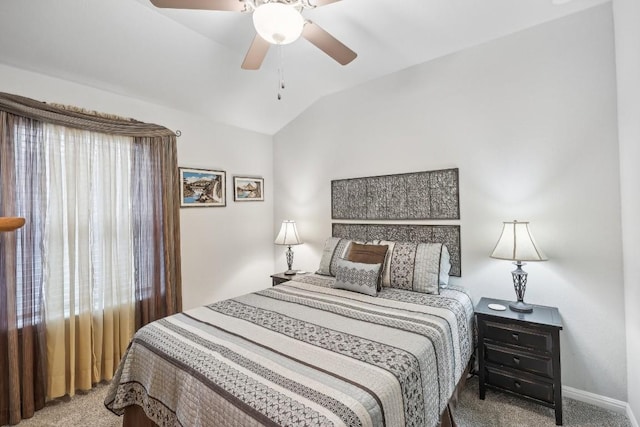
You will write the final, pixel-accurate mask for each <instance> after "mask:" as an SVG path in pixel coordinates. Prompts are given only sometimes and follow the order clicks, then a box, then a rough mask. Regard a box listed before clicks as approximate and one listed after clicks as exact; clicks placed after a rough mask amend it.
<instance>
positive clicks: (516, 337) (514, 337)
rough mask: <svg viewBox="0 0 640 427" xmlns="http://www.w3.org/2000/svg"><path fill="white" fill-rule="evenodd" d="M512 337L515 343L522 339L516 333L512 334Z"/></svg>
mask: <svg viewBox="0 0 640 427" xmlns="http://www.w3.org/2000/svg"><path fill="white" fill-rule="evenodd" d="M511 336H512V337H513V339H514V340H515V341H518V339H520V337H519V336H518V334H516V333H515V332H514V333H512V334H511Z"/></svg>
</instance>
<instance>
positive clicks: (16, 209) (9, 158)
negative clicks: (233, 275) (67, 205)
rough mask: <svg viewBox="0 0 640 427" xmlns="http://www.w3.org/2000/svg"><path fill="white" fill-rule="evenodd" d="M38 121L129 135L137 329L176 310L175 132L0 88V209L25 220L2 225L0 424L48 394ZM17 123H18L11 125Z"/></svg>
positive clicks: (41, 156) (36, 405)
mask: <svg viewBox="0 0 640 427" xmlns="http://www.w3.org/2000/svg"><path fill="white" fill-rule="evenodd" d="M17 123H20V126H17V125H16V124H17ZM41 123H46V124H55V125H60V126H66V127H70V128H75V129H82V130H88V131H93V132H100V133H104V134H113V135H122V136H129V137H133V138H134V144H133V147H132V150H133V151H132V153H133V156H132V157H133V169H134V170H133V172H132V182H131V185H132V187H133V188H132V190H133V193H134V194H135V195H136V197H135V198H134V200H133V202H132V205H133V213H132V214H133V217H134V232H133V234H134V264H135V268H136V274H135V280H134V282H135V283H133V284H132V286H135V294H136V307H135V308H136V313H135V318H136V322H135V324H136V329H138V328H139V327H141V326H142V325H144V324H146V323H148V322H151V321H153V320H156V319H159V318H162V317H164V316H167V315H170V314H173V313H176V312H179V311H181V310H182V285H181V271H180V232H179V228H180V226H179V200H178V197H179V182H178V164H177V149H176V137H175V134H174V133H173V132H172V131H171V130H169V129H167V128H165V127H162V126H158V125H154V124H147V123H142V122H138V121H136V120H133V119H125V118H121V117H116V116H110V115H104V114H99V113H95V112H87V111H84V110H79V109H77V108H73V107H64V106H58V105H51V104H46V103H43V102H39V101H35V100H32V99H29V98H24V97H21V96H18V95H13V94H7V93H2V92H0V216H23V217H25V218H26V220H27V223H26V225H25V226H24V227H23V228H22V229H20V230H18V231H17V232H11V233H0V424H7V423H9V424H15V423H17V422H19V421H20V419H22V418H28V417H31V416H32V415H33V413H34V411H35V410H38V409H40V408H42V407H43V406H44V403H45V399H46V396H45V393H46V391H45V390H46V385H47V384H46V344H45V337H46V334H45V326H46V325H44V319H45V317H44V314H43V273H42V266H43V265H44V264H43V260H44V259H45V254H44V253H43V246H44V245H43V244H42V242H43V236H44V231H45V230H44V227H45V223H46V222H45V221H46V218H45V213H46V194H45V193H44V191H45V189H46V187H47V186H46V182H45V180H46V177H45V174H44V173H43V172H44V170H45V169H44V168H45V166H44V161H45V159H44V153H45V152H46V150H41V149H37V148H38V144H44V143H45V142H44V141H43V133H42V130H41ZM19 128H22V129H26V130H23V131H22V132H16V129H19ZM18 307H21V309H20V310H18ZM19 312H21V313H23V315H22V316H18V315H17V313H19Z"/></svg>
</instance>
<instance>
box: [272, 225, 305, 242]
mask: <svg viewBox="0 0 640 427" xmlns="http://www.w3.org/2000/svg"><path fill="white" fill-rule="evenodd" d="M275 243H276V245H287V246H290V245H300V244H302V240H300V236H298V229H297V228H296V222H295V221H292V220H289V219H287V220H284V221H282V227H280V232H279V233H278V237H276V242H275Z"/></svg>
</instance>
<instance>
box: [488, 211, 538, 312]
mask: <svg viewBox="0 0 640 427" xmlns="http://www.w3.org/2000/svg"><path fill="white" fill-rule="evenodd" d="M503 224H504V226H503V227H502V234H501V235H500V238H499V239H498V243H496V247H495V248H494V249H493V252H492V253H491V258H497V259H506V260H509V261H515V262H514V264H515V265H516V269H515V270H513V271H512V272H511V275H512V276H513V287H514V288H515V291H516V297H517V298H518V301H516V302H512V303H511V304H509V308H511V310H513V311H518V312H521V313H531V312H532V311H533V306H531V304H526V303H525V302H524V292H525V290H526V289H527V273H526V272H525V271H524V270H523V269H522V266H523V265H524V264H523V263H522V261H546V260H547V257H546V256H545V255H544V254H543V253H542V251H541V250H540V249H539V248H538V247H537V246H536V243H535V240H534V239H533V236H532V235H531V232H530V231H529V223H528V222H518V221H512V222H504V223H503Z"/></svg>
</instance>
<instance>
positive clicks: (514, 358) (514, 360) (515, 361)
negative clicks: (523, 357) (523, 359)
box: [513, 356, 520, 365]
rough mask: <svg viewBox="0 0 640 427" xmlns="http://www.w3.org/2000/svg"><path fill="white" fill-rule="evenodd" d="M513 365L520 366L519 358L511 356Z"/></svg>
mask: <svg viewBox="0 0 640 427" xmlns="http://www.w3.org/2000/svg"><path fill="white" fill-rule="evenodd" d="M513 363H515V364H516V365H520V358H519V357H518V356H513Z"/></svg>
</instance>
